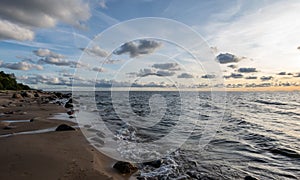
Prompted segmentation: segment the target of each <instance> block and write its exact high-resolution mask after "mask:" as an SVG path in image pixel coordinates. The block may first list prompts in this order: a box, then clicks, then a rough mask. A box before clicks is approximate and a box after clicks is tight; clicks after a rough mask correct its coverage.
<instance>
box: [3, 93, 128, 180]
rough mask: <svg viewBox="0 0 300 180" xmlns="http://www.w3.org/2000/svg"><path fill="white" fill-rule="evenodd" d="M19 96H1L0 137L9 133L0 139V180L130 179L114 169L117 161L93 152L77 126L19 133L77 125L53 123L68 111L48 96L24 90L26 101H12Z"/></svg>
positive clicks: (22, 98) (23, 99)
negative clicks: (70, 128) (26, 93)
mask: <svg viewBox="0 0 300 180" xmlns="http://www.w3.org/2000/svg"><path fill="white" fill-rule="evenodd" d="M20 92H21V91H18V92H17V91H1V92H0V136H5V135H6V134H11V135H10V136H8V137H0V144H1V148H0V159H1V163H0V168H1V170H2V173H0V179H74V180H76V179H103V180H105V179H128V178H129V177H128V176H123V175H121V174H120V173H118V172H117V171H116V170H115V169H113V168H112V166H113V164H114V163H115V162H116V160H113V159H111V158H109V157H107V156H105V155H104V154H102V153H100V152H98V151H97V150H96V149H95V148H93V147H92V145H90V144H89V143H88V141H87V140H86V139H85V137H84V135H83V134H82V132H81V130H80V129H78V128H77V129H76V130H75V131H60V132H58V131H49V132H43V133H32V134H22V132H30V131H37V130H43V129H47V128H56V127H58V126H59V125H61V124H66V125H68V126H75V125H76V124H77V123H75V122H71V121H65V120H61V119H55V116H54V115H56V114H58V113H67V111H68V109H67V108H64V107H63V106H62V105H58V104H53V103H51V101H48V100H47V99H53V98H54V96H53V93H52V92H40V91H34V90H31V91H23V92H28V97H22V96H18V97H16V98H13V96H14V93H20ZM36 94H37V95H36ZM53 130H54V129H53ZM18 133H19V134H18ZM20 133H21V134H20Z"/></svg>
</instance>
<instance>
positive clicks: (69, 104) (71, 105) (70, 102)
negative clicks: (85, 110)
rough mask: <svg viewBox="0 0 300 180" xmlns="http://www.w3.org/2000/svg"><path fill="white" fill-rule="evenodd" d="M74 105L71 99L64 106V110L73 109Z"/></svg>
mask: <svg viewBox="0 0 300 180" xmlns="http://www.w3.org/2000/svg"><path fill="white" fill-rule="evenodd" d="M74 103H77V102H76V101H74V100H73V99H72V98H71V99H69V101H68V102H67V103H66V104H65V108H73V107H74V105H73V104H74Z"/></svg>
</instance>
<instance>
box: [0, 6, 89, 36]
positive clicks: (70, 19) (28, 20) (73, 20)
mask: <svg viewBox="0 0 300 180" xmlns="http://www.w3.org/2000/svg"><path fill="white" fill-rule="evenodd" d="M90 16H91V14H90V8H89V4H88V3H85V2H83V1H82V0H51V1H38V0H26V1H23V0H14V1H11V0H1V1H0V29H1V30H0V38H1V39H15V40H32V39H33V37H34V32H33V29H34V28H40V27H41V28H49V27H55V26H56V24H57V23H58V22H63V23H67V24H70V25H72V26H75V27H83V25H82V23H83V22H84V21H86V20H88V19H89V18H90ZM11 30H12V31H11ZM8 32H10V33H8ZM20 33H21V34H20Z"/></svg>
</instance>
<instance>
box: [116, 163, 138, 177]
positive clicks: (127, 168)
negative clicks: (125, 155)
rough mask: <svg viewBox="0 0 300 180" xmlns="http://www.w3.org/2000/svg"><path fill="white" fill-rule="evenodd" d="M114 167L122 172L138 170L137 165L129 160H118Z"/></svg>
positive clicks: (128, 172)
mask: <svg viewBox="0 0 300 180" xmlns="http://www.w3.org/2000/svg"><path fill="white" fill-rule="evenodd" d="M113 168H115V169H116V170H118V171H119V172H120V173H122V174H131V173H134V172H135V171H137V170H138V169H137V167H136V166H135V165H133V164H131V163H129V162H124V161H118V162H117V163H116V164H115V165H114V166H113Z"/></svg>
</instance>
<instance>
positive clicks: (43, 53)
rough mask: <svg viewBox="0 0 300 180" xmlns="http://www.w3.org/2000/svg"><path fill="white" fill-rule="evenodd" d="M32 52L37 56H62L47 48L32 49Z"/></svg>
mask: <svg viewBox="0 0 300 180" xmlns="http://www.w3.org/2000/svg"><path fill="white" fill-rule="evenodd" d="M33 53H34V54H35V55H37V56H39V57H53V58H64V56H63V55H62V54H56V53H54V52H52V51H50V50H49V49H38V50H35V51H33Z"/></svg>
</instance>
